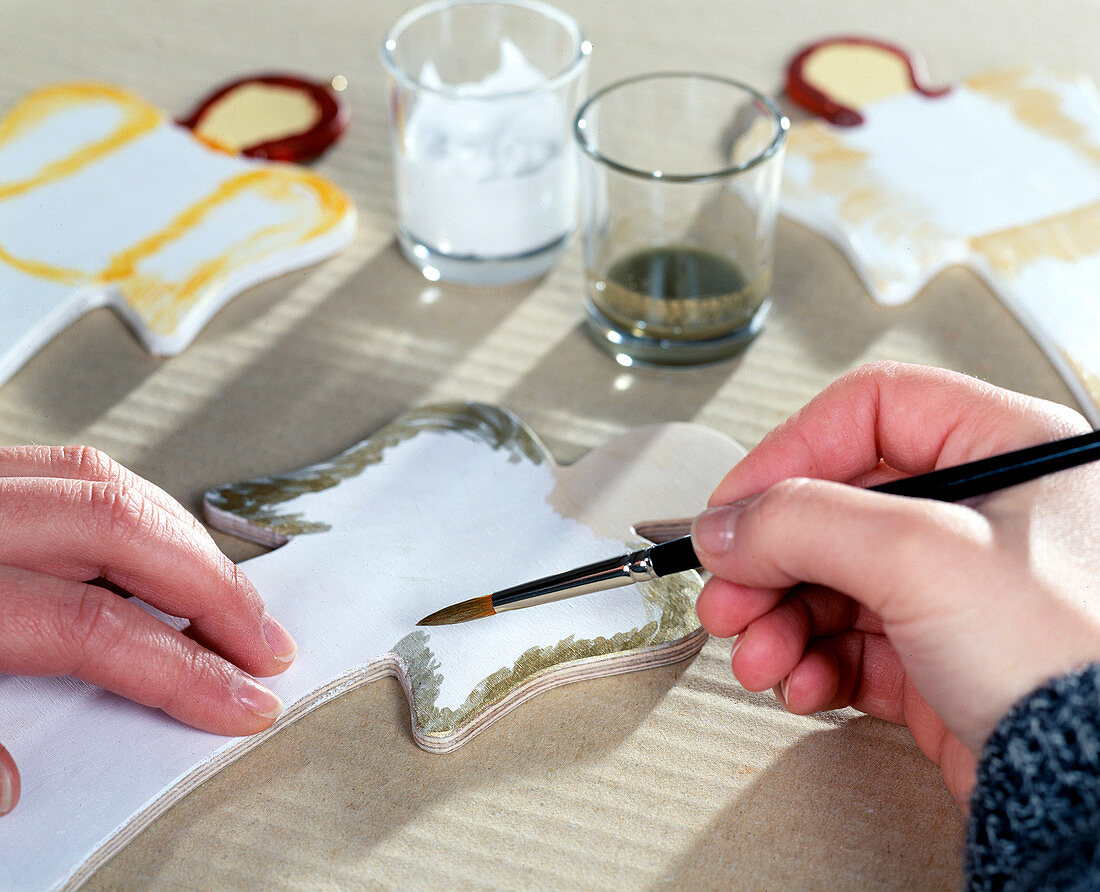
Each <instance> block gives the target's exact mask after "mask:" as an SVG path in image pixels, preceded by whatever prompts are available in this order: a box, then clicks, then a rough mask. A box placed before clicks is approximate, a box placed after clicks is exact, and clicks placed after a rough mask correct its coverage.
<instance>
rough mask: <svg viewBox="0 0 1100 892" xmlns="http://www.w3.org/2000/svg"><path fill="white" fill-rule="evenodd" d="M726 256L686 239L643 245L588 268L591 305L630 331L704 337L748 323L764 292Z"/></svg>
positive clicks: (763, 284) (763, 282) (763, 283)
mask: <svg viewBox="0 0 1100 892" xmlns="http://www.w3.org/2000/svg"><path fill="white" fill-rule="evenodd" d="M767 292H768V282H767V276H766V275H765V276H757V278H756V279H755V280H749V278H748V277H747V276H746V275H745V274H744V273H743V272H742V271H741V269H740V268H739V267H738V266H737V265H736V264H735V263H734V262H733V261H732V260H730V259H728V258H726V257H723V256H722V255H720V254H717V253H715V252H714V251H708V250H706V249H704V248H697V247H694V246H691V245H667V246H661V247H655V248H645V249H642V250H640V251H635V252H633V253H631V254H627V255H626V256H625V257H623V258H621V259H619V260H616V261H615V262H614V263H612V264H611V267H610V268H609V269H608V270H607V273H606V275H604V276H597V275H593V274H591V273H590V274H589V281H588V293H589V298H590V300H591V303H592V306H591V308H590V310H595V311H596V312H598V313H599V314H601V315H602V316H604V317H605V318H606V320H607V321H608V322H610V323H612V324H613V325H614V326H616V327H618V328H621V329H624V330H625V331H627V332H630V333H631V334H632V335H634V336H635V337H648V338H674V339H679V340H692V341H694V340H702V341H705V340H710V339H712V338H721V337H722V336H724V335H727V334H729V333H730V332H732V331H737V330H740V329H746V328H748V327H749V326H750V325H751V323H752V322H753V320H754V318H756V317H757V315H758V313H759V310H760V306H761V303H762V302H763V300H764V298H765V297H766V296H767Z"/></svg>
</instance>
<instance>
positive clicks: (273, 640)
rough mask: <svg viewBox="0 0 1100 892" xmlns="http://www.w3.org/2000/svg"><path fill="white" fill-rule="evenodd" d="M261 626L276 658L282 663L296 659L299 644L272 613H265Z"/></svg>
mask: <svg viewBox="0 0 1100 892" xmlns="http://www.w3.org/2000/svg"><path fill="white" fill-rule="evenodd" d="M260 628H262V629H263V631H264V640H265V641H266V642H267V646H268V647H270V648H271V652H272V653H273V654H274V655H275V659H276V660H278V661H279V662H280V663H289V662H290V661H291V660H293V659H294V655H295V654H296V653H297V652H298V645H297V644H296V643H295V641H294V639H293V638H291V637H290V632H288V631H287V630H286V629H284V628H283V627H282V625H280V623H279V621H278V620H277V619H275V617H273V616H272V615H271V614H270V613H264V616H263V619H261V620H260Z"/></svg>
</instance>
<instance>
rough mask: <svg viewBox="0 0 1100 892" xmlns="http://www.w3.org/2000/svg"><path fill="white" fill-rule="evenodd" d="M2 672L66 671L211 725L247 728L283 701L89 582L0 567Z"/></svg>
mask: <svg viewBox="0 0 1100 892" xmlns="http://www.w3.org/2000/svg"><path fill="white" fill-rule="evenodd" d="M0 590H2V591H3V592H4V597H3V598H2V599H0V672H4V673H9V674H20V675H46V676H56V675H73V676H75V677H77V678H81V679H83V680H85V681H88V682H91V683H92V684H96V685H99V686H100V687H103V688H106V689H107V690H109V691H113V692H115V693H116V694H120V695H121V696H123V697H126V698H127V699H130V700H134V701H135V702H137V703H142V704H144V705H146V706H152V707H155V708H157V709H162V710H164V711H165V712H166V713H168V714H169V715H171V716H174V717H175V718H177V719H179V720H180V721H183V722H186V723H187V724H189V725H193V726H195V727H196V728H201V729H203V730H206V731H212V732H214V733H217V734H227V735H232V736H236V735H243V734H253V733H255V732H257V731H261V730H263V729H264V728H266V727H268V726H269V725H270V724H271V723H272V722H273V721H274V720H275V718H276V716H278V714H279V713H280V712H281V710H282V704H281V703H280V702H279V700H278V698H277V697H276V696H275V694H273V693H272V692H271V691H270V690H268V689H267V688H266V687H264V686H263V685H261V684H260V683H259V682H257V681H256V680H255V679H253V678H251V677H250V676H248V675H246V674H245V673H243V672H242V671H240V670H239V669H237V668H236V667H235V666H234V665H233V664H231V663H229V662H227V661H226V660H224V659H222V658H221V657H219V656H217V655H216V654H214V653H212V652H211V651H209V650H206V649H205V648H203V647H201V646H200V645H199V644H197V643H195V642H193V641H191V640H189V639H188V638H187V637H185V636H184V635H182V634H180V633H179V632H177V631H176V630H175V629H173V628H171V627H169V626H167V625H165V624H164V623H162V622H160V621H158V620H157V619H155V618H154V617H152V616H150V615H149V614H148V613H146V612H145V611H144V610H142V609H141V608H140V607H138V606H137V605H136V604H133V603H131V602H129V601H125V600H123V599H121V598H119V597H117V596H115V595H113V594H111V593H110V592H108V591H105V590H104V589H101V588H98V587H96V586H93V585H85V584H83V583H76V582H70V581H69V580H65V579H58V578H56V577H51V576H44V575H42V574H38V573H31V572H28V571H25V570H19V569H16V568H12V567H0Z"/></svg>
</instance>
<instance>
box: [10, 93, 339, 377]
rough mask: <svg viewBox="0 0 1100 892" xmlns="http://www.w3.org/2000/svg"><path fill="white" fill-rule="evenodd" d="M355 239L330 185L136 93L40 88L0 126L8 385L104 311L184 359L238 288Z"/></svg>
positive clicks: (147, 342)
mask: <svg viewBox="0 0 1100 892" xmlns="http://www.w3.org/2000/svg"><path fill="white" fill-rule="evenodd" d="M354 230H355V209H354V206H353V205H352V203H351V201H350V200H349V199H348V197H347V196H346V195H345V194H344V193H343V192H341V191H340V190H339V189H337V188H336V187H335V186H334V185H333V184H332V183H330V182H328V181H327V180H325V179H324V178H322V177H320V176H317V175H316V174H314V173H311V172H309V171H307V170H304V169H302V168H300V167H296V166H293V165H286V164H273V163H268V162H260V161H252V160H249V159H244V158H239V157H236V156H234V155H231V154H228V153H226V152H224V151H219V150H217V149H215V148H213V147H211V146H210V145H209V144H207V143H206V142H204V141H203V140H201V139H199V138H197V137H196V136H195V135H194V134H193V133H192V132H191V131H190V130H188V129H186V128H185V127H181V126H180V125H178V124H175V123H173V122H172V121H170V120H168V119H167V118H166V117H165V116H164V115H163V114H162V113H161V112H160V111H159V110H158V109H156V108H154V107H153V106H151V105H149V104H148V103H147V102H145V101H144V100H142V99H140V98H139V97H137V96H135V95H133V94H131V93H128V92H126V91H125V90H121V89H119V88H117V87H112V86H108V85H104V84H91V83H70V84H59V85H56V86H51V87H46V88H43V89H41V90H38V91H36V92H34V93H31V94H30V95H29V96H27V97H26V98H25V99H23V100H22V101H21V102H19V103H18V104H17V105H16V106H15V107H14V108H11V109H9V110H8V111H7V112H6V114H4V116H3V117H2V118H0V316H2V317H3V320H4V324H3V325H2V326H0V383H3V382H4V381H5V380H7V379H8V378H9V377H10V376H11V375H12V374H13V373H14V372H15V371H16V370H17V369H18V368H19V367H20V366H21V365H22V364H23V363H24V362H26V361H27V359H29V358H30V357H31V356H32V355H34V353H35V352H36V351H37V350H38V349H39V348H40V347H41V346H42V345H43V344H45V343H46V342H47V341H49V340H50V339H51V338H52V337H54V336H55V335H56V334H57V333H58V332H60V331H61V330H62V329H64V328H65V327H66V326H67V325H69V324H70V323H71V322H72V321H74V320H75V319H77V318H79V317H80V316H82V315H83V314H84V313H86V312H88V310H90V309H92V308H94V307H99V306H111V307H113V308H114V309H115V310H116V311H117V312H118V313H119V314H120V315H121V316H122V317H123V319H124V320H125V321H126V323H127V324H128V325H129V326H130V327H131V328H132V329H133V331H134V333H135V334H136V335H137V337H138V338H139V339H140V340H141V342H142V344H143V345H144V346H145V347H146V348H147V349H148V350H149V351H151V352H152V353H156V354H160V355H170V354H174V353H178V352H180V351H181V350H183V349H184V348H185V347H186V346H187V345H188V344H190V343H191V341H192V340H193V339H194V338H195V336H196V335H197V334H198V332H199V331H200V330H201V329H202V327H203V326H204V325H205V324H206V323H207V322H208V321H209V319H210V317H211V316H213V315H214V313H216V312H217V311H218V310H219V309H220V308H221V307H222V306H224V305H225V303H226V302H227V301H229V300H230V299H231V298H233V297H234V296H235V295H236V294H238V293H239V292H240V291H242V290H244V289H245V288H248V287H250V286H252V285H255V284H257V283H259V282H262V281H264V280H266V279H270V278H273V277H275V276H277V275H279V274H281V273H284V272H287V271H289V270H291V269H296V268H298V267H301V266H305V265H307V264H309V263H314V262H316V261H318V260H321V259H323V258H325V257H328V256H330V255H332V254H334V253H336V252H337V251H339V250H341V249H342V248H344V247H345V246H346V245H347V244H348V243H349V242H350V241H351V239H352V237H353V235H354Z"/></svg>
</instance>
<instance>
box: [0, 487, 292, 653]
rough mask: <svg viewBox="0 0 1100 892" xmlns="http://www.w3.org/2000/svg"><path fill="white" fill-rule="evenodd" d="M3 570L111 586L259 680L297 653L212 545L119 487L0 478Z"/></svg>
mask: <svg viewBox="0 0 1100 892" xmlns="http://www.w3.org/2000/svg"><path fill="white" fill-rule="evenodd" d="M0 517H2V518H3V519H4V536H3V537H2V538H0V563H3V564H7V565H9V566H14V567H21V568H23V569H27V570H34V571H38V572H41V573H46V574H49V575H52V576H61V577H63V578H65V579H69V580H73V581H84V580H88V579H95V578H96V577H100V576H102V577H104V578H106V579H108V580H110V581H111V582H112V583H114V584H115V585H117V586H120V587H121V588H123V589H124V590H126V591H128V592H132V593H134V594H135V595H138V596H139V597H140V598H142V599H143V600H145V601H147V602H148V603H150V604H152V605H154V606H155V607H158V608H159V609H161V610H163V611H164V612H166V613H169V614H171V615H173V616H180V617H186V618H188V619H189V620H190V621H191V623H192V625H193V626H194V629H195V634H196V636H197V638H198V639H199V640H200V641H201V642H202V643H203V644H205V645H207V646H209V647H210V648H212V649H213V650H216V651H217V652H218V653H220V654H222V655H224V656H225V657H227V658H228V659H230V660H232V661H233V662H235V663H237V665H239V666H241V667H242V668H244V669H245V670H247V671H248V672H251V673H253V674H257V675H274V674H276V673H278V672H282V671H283V670H284V669H286V667H287V665H288V664H289V662H290V661H291V660H292V659H293V656H294V651H295V646H294V641H293V639H292V638H291V637H290V635H289V634H288V633H287V632H286V630H285V629H283V628H282V626H281V625H279V623H278V622H277V621H275V620H274V618H272V617H271V616H269V615H268V614H267V613H266V612H265V610H264V605H263V602H262V600H261V599H260V596H259V593H258V592H257V591H256V589H255V587H254V586H253V585H252V584H251V582H249V581H248V579H247V578H246V577H245V575H244V574H243V573H242V572H241V571H240V570H239V569H238V568H237V567H236V565H235V564H233V562H232V561H230V560H229V559H228V558H227V557H226V556H225V555H224V554H222V553H221V552H220V551H219V550H218V549H217V547H216V546H215V545H214V543H213V542H212V541H211V540H210V539H209V537H198V536H195V535H194V534H193V530H192V527H191V525H190V524H188V523H186V522H184V521H181V520H180V519H179V518H178V516H177V515H176V514H175V513H173V512H169V511H167V510H165V509H164V508H163V507H162V506H161V505H160V504H158V503H156V502H153V501H150V500H149V499H146V498H145V497H144V495H142V494H141V493H140V492H138V491H135V490H133V489H129V488H127V487H125V486H123V485H121V484H118V483H106V482H101V481H91V482H89V481H84V480H72V479H64V478H26V477H23V478H0Z"/></svg>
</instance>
